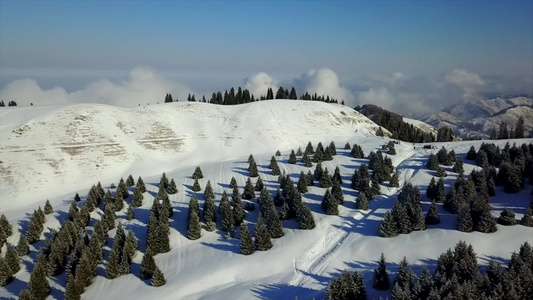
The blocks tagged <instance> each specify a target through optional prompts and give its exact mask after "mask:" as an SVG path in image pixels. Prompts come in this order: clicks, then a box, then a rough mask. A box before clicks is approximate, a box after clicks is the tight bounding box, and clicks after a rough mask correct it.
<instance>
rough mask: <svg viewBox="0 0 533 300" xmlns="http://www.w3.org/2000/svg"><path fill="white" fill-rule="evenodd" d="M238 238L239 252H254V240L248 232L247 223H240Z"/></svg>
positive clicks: (248, 253)
mask: <svg viewBox="0 0 533 300" xmlns="http://www.w3.org/2000/svg"><path fill="white" fill-rule="evenodd" d="M239 240H240V241H241V244H240V253H241V254H242V255H251V254H253V253H254V252H255V246H254V241H253V240H252V235H251V234H250V230H249V229H248V225H247V224H244V223H243V224H241V230H240V231H239Z"/></svg>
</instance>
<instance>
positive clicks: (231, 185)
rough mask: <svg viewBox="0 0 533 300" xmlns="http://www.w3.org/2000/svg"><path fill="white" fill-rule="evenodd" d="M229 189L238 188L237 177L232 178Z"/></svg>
mask: <svg viewBox="0 0 533 300" xmlns="http://www.w3.org/2000/svg"><path fill="white" fill-rule="evenodd" d="M229 187H230V188H232V189H234V188H236V187H237V180H236V179H235V177H231V180H230V183H229Z"/></svg>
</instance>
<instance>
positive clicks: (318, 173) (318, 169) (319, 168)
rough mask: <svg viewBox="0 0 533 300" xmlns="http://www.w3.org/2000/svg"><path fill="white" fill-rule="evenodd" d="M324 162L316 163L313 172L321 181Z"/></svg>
mask: <svg viewBox="0 0 533 300" xmlns="http://www.w3.org/2000/svg"><path fill="white" fill-rule="evenodd" d="M322 172H323V170H322V163H321V162H319V163H317V164H316V167H315V172H314V174H313V177H314V179H315V180H316V181H318V182H320V181H321V180H322Z"/></svg>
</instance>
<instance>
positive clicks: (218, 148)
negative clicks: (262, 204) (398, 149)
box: [0, 100, 378, 209]
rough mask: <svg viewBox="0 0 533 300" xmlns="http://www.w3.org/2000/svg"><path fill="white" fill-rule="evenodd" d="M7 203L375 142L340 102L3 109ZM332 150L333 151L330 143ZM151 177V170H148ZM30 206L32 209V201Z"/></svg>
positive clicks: (2, 184) (0, 176)
mask: <svg viewBox="0 0 533 300" xmlns="http://www.w3.org/2000/svg"><path fill="white" fill-rule="evenodd" d="M0 120H1V128H0V136H1V137H2V141H1V143H0V160H1V161H2V163H1V164H0V205H2V207H3V208H4V209H7V208H10V207H11V206H19V205H20V204H21V201H27V199H33V200H32V201H36V200H39V201H42V198H41V197H40V196H39V195H41V194H42V193H43V192H44V191H46V192H47V193H48V192H51V193H56V194H57V193H62V192H65V191H70V190H72V189H76V188H78V189H79V188H87V187H88V186H90V185H92V184H93V183H94V182H96V181H99V180H100V181H102V182H111V181H115V180H117V178H116V177H117V175H116V174H126V173H135V174H138V173H140V171H141V170H142V171H143V172H142V173H143V175H145V176H153V175H156V174H161V172H163V171H165V170H168V169H169V168H186V167H193V166H196V165H198V164H205V163H209V162H215V161H226V160H231V159H236V158H239V157H243V156H245V155H249V154H250V153H254V154H264V153H269V154H272V153H274V152H275V151H276V150H281V151H284V150H285V151H286V150H289V149H294V148H295V147H296V149H297V146H305V145H306V144H307V142H308V141H311V142H312V143H315V144H316V143H318V142H320V141H322V142H326V141H328V143H329V142H330V141H332V140H334V141H339V142H340V141H345V139H347V138H348V137H350V136H352V135H353V134H354V133H356V132H357V134H358V135H364V136H367V135H373V134H374V132H375V131H376V130H377V129H378V126H376V125H375V124H374V123H373V122H372V121H370V120H369V119H368V118H366V117H365V116H363V115H361V114H360V113H358V112H356V111H354V110H353V109H350V108H349V107H346V106H343V105H332V104H327V103H323V102H319V101H313V102H310V101H283V100H272V101H261V102H254V103H250V104H246V105H236V106H220V105H211V104H206V103H166V104H160V105H152V106H146V107H138V108H133V109H126V108H119V107H113V106H106V105H97V104H81V105H73V106H51V107H45V108H42V107H19V108H5V109H2V110H0ZM325 146H327V145H325ZM148 170H149V171H148ZM32 201H30V203H31V202H32Z"/></svg>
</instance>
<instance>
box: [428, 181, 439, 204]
mask: <svg viewBox="0 0 533 300" xmlns="http://www.w3.org/2000/svg"><path fill="white" fill-rule="evenodd" d="M436 189H437V183H436V182H435V177H431V181H430V182H429V185H428V188H427V190H426V196H427V197H428V198H429V199H431V200H434V199H435V195H436V193H437V191H436Z"/></svg>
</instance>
